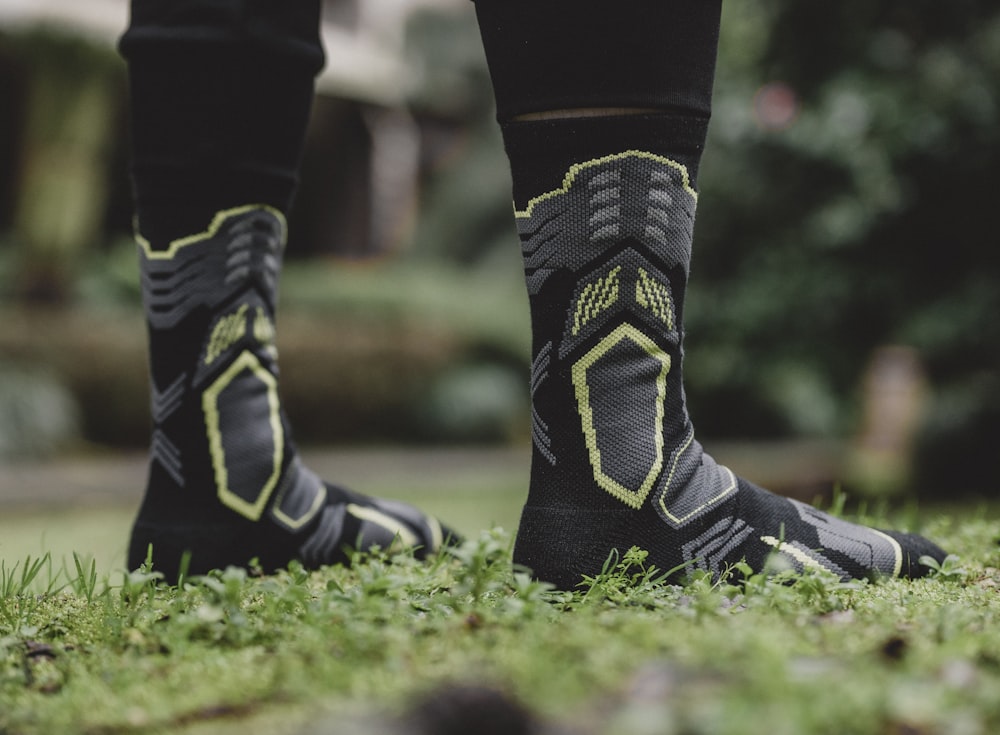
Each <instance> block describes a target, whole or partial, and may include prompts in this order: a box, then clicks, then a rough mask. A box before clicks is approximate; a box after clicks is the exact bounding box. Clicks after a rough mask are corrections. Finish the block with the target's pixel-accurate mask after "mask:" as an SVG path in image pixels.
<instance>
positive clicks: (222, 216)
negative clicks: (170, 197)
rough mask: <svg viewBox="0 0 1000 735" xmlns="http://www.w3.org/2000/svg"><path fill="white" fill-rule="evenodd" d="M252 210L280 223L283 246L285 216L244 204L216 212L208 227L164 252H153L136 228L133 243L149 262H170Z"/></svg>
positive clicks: (187, 236) (268, 209)
mask: <svg viewBox="0 0 1000 735" xmlns="http://www.w3.org/2000/svg"><path fill="white" fill-rule="evenodd" d="M254 210H260V211H263V212H268V213H269V214H272V215H274V217H276V218H277V220H278V222H280V223H281V244H282V246H284V245H285V242H286V238H287V237H288V224H287V221H286V220H285V215H284V214H282V213H281V210H279V209H275V208H274V207H271V206H268V205H267V204H244V205H242V206H239V207H233V208H232V209H223V210H221V211H219V212H216V213H215V216H214V217H212V221H211V222H210V223H209V225H208V227H206V228H205V229H204V230H203V231H201V232H196V233H195V234H193V235H186V236H185V237H179V238H177V239H176V240H172V241H171V242H170V244H169V245H168V246H167V248H166V249H165V250H153V246H152V245H151V244H150V242H149V240H147V239H146V238H145V237H143V236H142V233H140V232H139V229H138V226H136V228H135V241H136V244H137V245H138V246H139V247H141V248H142V250H143V252H144V253H145V255H146V257H147V258H148V259H149V260H170V259H171V258H173V257H174V256H175V255H177V251H178V250H180V249H181V248H183V247H186V246H188V245H194V244H195V243H199V242H202V241H204V240H210V239H212V238H213V237H215V235H216V234H217V233H218V232H219V229H220V228H221V227H222V225H223V223H225V221H226V220H227V219H229V218H230V217H234V216H237V215H240V214H246V213H247V212H252V211H254Z"/></svg>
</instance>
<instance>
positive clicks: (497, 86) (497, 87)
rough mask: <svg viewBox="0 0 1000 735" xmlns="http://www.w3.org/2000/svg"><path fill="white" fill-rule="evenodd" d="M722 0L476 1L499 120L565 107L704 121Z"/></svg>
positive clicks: (712, 73) (709, 99)
mask: <svg viewBox="0 0 1000 735" xmlns="http://www.w3.org/2000/svg"><path fill="white" fill-rule="evenodd" d="M721 7H722V3H721V0H698V1H697V2H691V0H657V2H648V0H617V2H615V3H614V4H613V5H611V4H609V3H606V2H598V1H597V0H545V2H538V0H476V12H477V16H478V18H479V29H480V33H481V35H482V39H483V47H484V49H485V51H486V60H487V63H488V65H489V69H490V76H491V77H492V80H493V90H494V94H495V96H496V105H497V117H498V118H499V119H500V120H501V122H502V121H505V120H509V119H511V118H513V117H515V116H517V115H522V114H526V113H532V112H544V111H549V110H559V109H577V108H591V107H636V108H655V109H664V110H669V109H680V110H687V111H689V112H690V113H691V114H695V115H701V116H707V115H708V114H709V112H710V109H711V96H712V85H713V81H714V76H715V59H716V50H717V47H718V37H719V19H720V15H721Z"/></svg>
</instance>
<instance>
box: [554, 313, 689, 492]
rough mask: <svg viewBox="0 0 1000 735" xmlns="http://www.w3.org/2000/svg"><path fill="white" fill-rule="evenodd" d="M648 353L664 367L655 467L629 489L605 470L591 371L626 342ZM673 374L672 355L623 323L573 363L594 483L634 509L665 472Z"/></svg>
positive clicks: (658, 392) (658, 401) (658, 396)
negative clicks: (669, 376) (669, 378)
mask: <svg viewBox="0 0 1000 735" xmlns="http://www.w3.org/2000/svg"><path fill="white" fill-rule="evenodd" d="M626 339H627V340H631V341H632V342H633V343H635V344H636V345H638V346H639V347H641V348H642V349H643V350H645V351H646V352H647V353H648V354H649V355H650V356H651V357H653V358H654V359H656V360H658V361H659V362H660V364H661V368H660V372H659V374H658V375H657V376H656V409H655V410H656V418H655V422H654V428H653V431H654V437H653V442H654V446H655V452H656V457H655V460H654V462H653V466H652V467H650V469H649V472H648V473H647V475H646V477H645V478H644V480H643V481H642V483H641V484H640V485H639V487H637V488H628V487H625V486H624V485H622V484H621V483H620V482H618V481H617V480H615V479H614V478H613V477H611V476H609V475H607V474H606V473H605V472H604V470H603V467H602V460H601V450H600V448H599V447H598V444H597V429H596V427H595V426H594V416H593V411H592V409H591V407H590V385H589V384H588V382H587V371H588V370H589V369H590V368H591V367H592V366H593V365H594V364H595V363H596V362H597V361H598V360H600V359H601V358H602V357H604V355H606V354H607V353H608V352H609V351H610V350H611V349H612V348H613V347H615V346H616V345H618V344H619V343H621V342H622V341H624V340H626ZM669 372H670V355H668V354H667V353H666V352H664V351H663V350H662V349H661V348H660V346H659V345H658V344H656V342H654V341H653V340H652V339H651V338H650V337H648V336H646V335H645V334H643V333H642V332H640V331H639V330H638V329H636V328H635V327H634V326H632V325H631V324H622V325H620V326H619V327H617V328H616V329H615V330H613V331H612V332H611V333H610V334H608V335H607V336H606V337H605V338H604V339H602V340H601V341H600V342H598V343H597V344H596V345H595V346H594V347H593V348H592V349H591V350H590V351H589V352H588V353H587V354H586V355H584V356H583V357H581V358H580V359H579V360H577V361H576V363H574V364H573V368H572V376H573V386H574V388H575V390H576V400H577V405H578V408H579V411H580V420H581V423H582V428H583V434H584V441H585V443H586V445H587V451H588V452H589V454H590V464H591V467H592V468H593V471H594V480H595V481H596V482H597V484H598V486H600V487H601V488H603V489H604V490H605V491H607V492H608V493H609V494H611V495H612V496H613V497H615V498H617V499H618V500H620V501H622V502H623V503H625V505H628V506H629V507H631V508H636V509H638V508H641V507H642V504H643V503H644V502H645V500H646V497H647V496H648V495H649V491H650V490H651V489H652V487H653V484H654V483H655V482H656V478H657V477H658V476H659V474H660V471H661V470H662V469H663V415H664V402H665V400H666V395H667V374H668V373H669Z"/></svg>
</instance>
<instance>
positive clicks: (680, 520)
mask: <svg viewBox="0 0 1000 735" xmlns="http://www.w3.org/2000/svg"><path fill="white" fill-rule="evenodd" d="M693 442H694V429H692V430H691V431H689V432H688V435H687V438H686V439H685V440H684V443H683V444H681V446H680V447H678V449H677V451H676V452H675V453H674V461H673V462H672V463H671V464H670V471H669V473H668V474H667V480H666V482H665V483H664V484H663V487H664V491H663V492H662V493H661V494H660V510H661V511H663V514H664V515H665V516H666V517H667V518H669V519H670V520H672V521H673V522H674V523H675V524H677V525H678V526H681V525H683V524H684V523H686V522H687V521H688V519H689V518H693V517H694V516H696V515H698V514H699V513H701V512H702V511H703V510H705V508H707V507H708V506H710V505H712V504H713V503H718V502H719V501H720V500H722V499H723V498H724V497H726V496H727V495H729V494H730V493H732V492H734V491H735V490H736V485H737V482H736V475H735V474H733V471H732V470H731V469H729V468H728V467H726V466H725V465H721V464H720V465H716V467H718V469H719V470H720V471H721V472H724V473H725V475H726V477H727V478H728V482H726V483H724V486H723V488H722V490H721V491H720V492H718V493H716V494H715V495H714V496H712V497H710V498H709V499H708V500H706V501H705V502H704V503H702V504H701V505H699V506H698V507H697V508H694V509H693V510H692V511H691V512H690V513H688V514H687V515H685V516H683V517H681V516H677V515H674V514H673V513H671V512H670V510H669V509H668V508H667V497H668V496H671V495H672V494H673V493H672V492H671V487H670V486H671V485H672V484H673V481H674V475H675V474H676V473H677V464H678V463H679V462H680V460H681V457H683V456H684V453H685V452H686V451H687V450H688V449H689V448H690V446H691V444H692V443H693Z"/></svg>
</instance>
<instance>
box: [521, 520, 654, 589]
mask: <svg viewBox="0 0 1000 735" xmlns="http://www.w3.org/2000/svg"><path fill="white" fill-rule="evenodd" d="M634 521H635V511H608V510H601V511H588V510H581V509H573V508H542V507H537V506H530V505H527V506H525V507H524V510H523V511H522V512H521V524H520V527H519V528H518V532H517V540H516V542H515V544H514V563H515V564H519V565H521V566H524V567H527V568H528V569H530V570H531V573H532V575H533V576H534V577H535V578H537V579H541V580H544V581H546V582H550V583H552V584H554V585H555V586H556V587H558V588H559V589H563V590H572V589H575V588H577V586H578V585H579V584H580V582H581V581H582V579H583V577H584V575H587V576H594V575H597V574H599V573H600V572H601V570H602V569H603V568H604V564H605V562H606V561H607V559H608V556H609V555H610V554H611V553H612V551H613V550H617V551H618V554H619V555H621V554H623V553H624V552H626V551H628V549H629V548H631V546H632V545H633V544H632V543H629V542H626V541H625V539H628V538H630V536H632V537H634V535H635V529H634Z"/></svg>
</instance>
